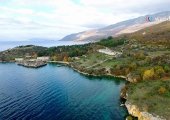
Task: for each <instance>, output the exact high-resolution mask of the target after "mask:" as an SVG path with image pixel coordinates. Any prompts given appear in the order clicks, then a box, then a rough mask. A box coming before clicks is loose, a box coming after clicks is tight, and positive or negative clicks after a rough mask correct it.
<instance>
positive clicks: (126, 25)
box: [61, 12, 170, 42]
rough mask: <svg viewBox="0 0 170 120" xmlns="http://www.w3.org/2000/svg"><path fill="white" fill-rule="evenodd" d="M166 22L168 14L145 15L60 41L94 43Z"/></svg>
mask: <svg viewBox="0 0 170 120" xmlns="http://www.w3.org/2000/svg"><path fill="white" fill-rule="evenodd" d="M167 20H170V12H161V13H157V14H153V15H146V16H141V17H138V18H135V19H131V20H126V21H123V22H119V23H116V24H113V25H109V26H106V27H104V28H100V29H95V30H89V31H84V32H80V33H74V34H71V35H67V36H66V37H64V38H63V39H61V40H62V41H87V42H94V41H98V40H100V39H101V38H107V37H109V36H114V37H115V36H119V35H121V34H125V33H133V32H136V31H138V30H141V29H143V28H146V27H149V26H153V25H156V24H159V23H161V22H163V21H167Z"/></svg>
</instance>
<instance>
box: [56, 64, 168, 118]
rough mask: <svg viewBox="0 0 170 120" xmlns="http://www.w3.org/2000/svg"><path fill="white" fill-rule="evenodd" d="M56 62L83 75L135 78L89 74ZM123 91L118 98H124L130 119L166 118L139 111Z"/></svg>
mask: <svg viewBox="0 0 170 120" xmlns="http://www.w3.org/2000/svg"><path fill="white" fill-rule="evenodd" d="M55 63H57V62H55ZM58 63H59V64H64V65H66V66H68V67H70V68H72V69H73V70H74V71H76V72H78V73H80V74H83V75H87V76H94V77H101V76H108V77H114V78H121V79H124V80H126V81H127V82H128V83H134V82H135V80H132V79H133V78H130V77H128V75H127V76H123V75H120V76H116V75H112V74H106V75H95V74H89V73H86V72H82V71H80V70H79V69H77V68H75V67H74V66H72V65H71V64H70V63H69V62H67V64H65V63H64V62H58ZM130 79H131V80H130ZM124 87H126V84H125V86H124ZM122 89H123V88H122ZM124 92H125V93H124V95H123V92H122V91H121V92H120V98H122V99H125V103H124V104H123V105H124V106H125V107H126V109H127V111H128V114H129V115H128V116H132V119H133V118H136V117H137V118H138V119H139V120H166V119H164V118H162V117H160V116H159V115H156V116H154V115H153V114H151V113H148V112H145V111H140V110H139V108H138V106H136V105H133V104H131V103H130V102H129V100H128V94H127V90H126V91H124ZM128 116H126V120H127V117H128Z"/></svg>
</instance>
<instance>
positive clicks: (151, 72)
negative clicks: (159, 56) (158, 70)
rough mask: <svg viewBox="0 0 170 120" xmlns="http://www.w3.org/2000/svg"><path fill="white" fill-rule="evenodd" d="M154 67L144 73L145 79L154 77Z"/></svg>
mask: <svg viewBox="0 0 170 120" xmlns="http://www.w3.org/2000/svg"><path fill="white" fill-rule="evenodd" d="M154 74H155V72H154V69H153V68H152V69H149V70H145V71H144V74H143V80H149V79H153V78H154Z"/></svg>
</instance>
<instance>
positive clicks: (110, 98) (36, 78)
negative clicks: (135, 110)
mask: <svg viewBox="0 0 170 120" xmlns="http://www.w3.org/2000/svg"><path fill="white" fill-rule="evenodd" d="M124 84H125V81H124V80H121V79H116V78H112V79H111V78H106V77H101V78H99V77H87V76H84V75H81V74H79V73H77V72H76V71H74V70H72V69H71V68H69V67H66V66H61V65H57V64H48V65H47V66H45V67H42V68H38V69H32V68H25V67H22V66H18V65H16V64H15V63H0V120H124V119H125V118H124V117H125V115H126V114H127V111H126V109H125V108H123V107H120V102H119V95H120V89H121V87H122V86H123V85H124Z"/></svg>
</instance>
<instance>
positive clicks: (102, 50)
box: [98, 48, 122, 57]
mask: <svg viewBox="0 0 170 120" xmlns="http://www.w3.org/2000/svg"><path fill="white" fill-rule="evenodd" d="M98 52H100V53H104V54H107V55H111V56H115V57H118V56H120V55H121V54H122V53H121V52H117V51H112V50H110V49H108V48H106V49H99V50H98Z"/></svg>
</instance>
